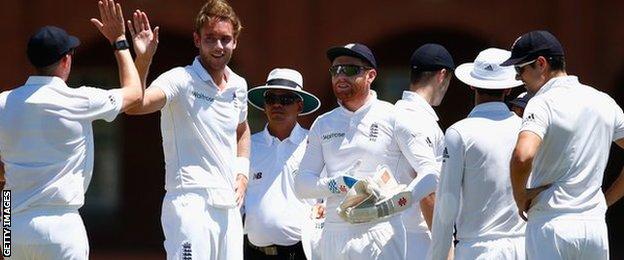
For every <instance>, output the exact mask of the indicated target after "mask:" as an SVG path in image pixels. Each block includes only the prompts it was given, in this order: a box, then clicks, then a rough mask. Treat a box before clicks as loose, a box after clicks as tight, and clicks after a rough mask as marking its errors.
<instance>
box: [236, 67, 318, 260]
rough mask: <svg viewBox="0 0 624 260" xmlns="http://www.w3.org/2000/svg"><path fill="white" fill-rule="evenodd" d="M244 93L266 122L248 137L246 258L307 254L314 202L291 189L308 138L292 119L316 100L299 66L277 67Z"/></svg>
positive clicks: (313, 108) (315, 106) (310, 110)
mask: <svg viewBox="0 0 624 260" xmlns="http://www.w3.org/2000/svg"><path fill="white" fill-rule="evenodd" d="M248 97H249V103H250V104H251V105H252V106H254V107H256V108H258V109H260V110H262V111H264V113H265V114H266V117H267V120H268V124H267V125H266V127H265V129H264V130H263V131H261V132H258V133H256V134H254V135H252V136H251V157H250V161H251V167H250V170H251V171H250V173H251V174H250V176H251V179H250V180H249V186H248V189H247V195H246V196H245V204H244V213H245V233H246V234H247V239H248V240H247V241H246V245H245V259H306V256H305V254H304V250H303V246H302V239H301V238H302V229H303V227H304V225H306V224H308V223H306V222H309V221H310V219H309V215H310V211H311V207H312V205H314V202H315V201H312V200H307V201H306V200H302V199H299V198H297V197H296V195H295V191H294V178H295V175H296V174H297V171H298V170H299V163H300V162H301V158H302V157H303V153H304V152H305V148H306V143H307V137H308V130H306V129H304V128H302V127H301V126H300V125H299V124H298V123H297V118H298V116H300V115H307V114H310V113H313V112H314V111H316V110H317V109H318V108H319V107H320V106H321V102H320V100H319V99H318V98H317V97H316V96H314V95H312V94H310V93H309V92H307V91H304V90H303V77H302V76H301V74H300V73H299V72H298V71H296V70H292V69H281V68H278V69H274V70H272V71H271V72H270V73H269V76H268V78H267V82H266V85H263V86H259V87H255V88H253V89H251V90H249V92H248Z"/></svg>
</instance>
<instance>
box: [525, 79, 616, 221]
mask: <svg viewBox="0 0 624 260" xmlns="http://www.w3.org/2000/svg"><path fill="white" fill-rule="evenodd" d="M522 131H531V132H533V133H535V134H537V135H539V136H540V137H541V138H542V143H541V146H540V148H539V150H538V152H537V154H536V155H535V158H534V160H533V169H532V173H531V181H530V185H529V186H530V187H538V186H541V185H544V184H549V183H552V184H553V186H552V187H550V188H549V189H548V190H545V191H543V192H542V193H540V195H539V196H538V197H537V198H535V199H534V200H533V204H532V206H531V209H530V211H529V220H531V219H535V218H540V217H547V218H554V217H561V218H575V219H601V220H603V219H604V217H605V211H606V209H607V205H606V202H605V198H604V194H603V193H602V190H601V186H602V178H603V175H604V170H605V167H606V165H607V160H608V158H609V149H610V147H611V142H613V141H615V140H618V139H621V138H624V114H623V113H622V109H621V108H620V107H619V106H618V105H617V104H616V103H615V101H614V100H613V99H612V98H611V97H609V95H607V94H605V93H603V92H600V91H598V90H596V89H594V88H592V87H590V86H587V85H583V84H581V83H579V81H578V78H577V77H575V76H564V77H557V78H553V79H551V80H549V81H548V82H546V84H544V86H542V88H541V89H540V90H539V91H538V92H537V93H536V94H535V96H534V97H533V98H532V99H531V100H530V101H529V104H528V105H527V107H526V109H525V110H524V119H523V123H522Z"/></svg>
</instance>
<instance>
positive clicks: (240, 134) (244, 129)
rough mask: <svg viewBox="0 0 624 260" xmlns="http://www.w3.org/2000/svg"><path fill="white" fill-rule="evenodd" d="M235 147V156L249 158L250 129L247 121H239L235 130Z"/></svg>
mask: <svg viewBox="0 0 624 260" xmlns="http://www.w3.org/2000/svg"><path fill="white" fill-rule="evenodd" d="M236 138H237V139H238V140H237V147H236V156H238V157H245V158H249V151H250V146H251V130H250V129H249V124H248V123H247V121H245V122H243V123H240V124H239V125H238V129H237V130H236Z"/></svg>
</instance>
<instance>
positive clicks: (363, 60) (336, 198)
mask: <svg viewBox="0 0 624 260" xmlns="http://www.w3.org/2000/svg"><path fill="white" fill-rule="evenodd" d="M327 57H328V58H329V60H330V62H331V64H332V65H331V67H330V69H329V70H330V73H331V79H332V90H333V92H334V94H335V95H336V98H337V99H338V104H339V105H340V106H339V107H338V108H335V109H334V110H332V111H330V112H328V113H325V114H323V115H321V116H320V117H318V118H317V120H316V121H315V122H314V124H313V125H312V128H311V129H310V132H309V134H308V146H307V147H306V152H305V155H304V157H303V159H302V161H301V165H300V167H299V174H298V175H297V176H296V177H295V189H296V191H297V194H298V196H299V197H300V198H327V201H326V202H327V217H326V220H325V226H324V228H323V232H322V234H321V241H320V244H319V250H320V251H321V252H320V253H321V259H403V258H405V246H406V245H405V230H404V228H403V224H402V223H401V218H400V215H394V216H391V217H389V218H381V219H377V220H374V221H371V222H367V223H360V224H350V223H348V222H346V221H345V220H343V219H342V218H340V217H339V215H338V214H337V212H336V208H337V207H338V206H339V204H340V202H341V201H342V199H343V198H344V195H345V194H346V192H347V191H348V189H349V188H350V187H352V186H353V185H354V183H355V182H356V181H357V180H358V179H363V178H365V177H372V176H373V174H375V173H376V169H377V167H378V166H379V165H382V164H385V165H387V166H388V167H390V168H391V170H392V171H396V167H397V163H398V161H399V159H400V156H401V151H400V149H399V147H398V145H397V143H396V140H395V138H394V117H393V116H392V111H393V109H394V107H393V105H392V104H389V103H387V102H384V101H380V100H378V99H377V96H376V93H375V92H374V91H372V90H370V85H371V83H372V82H373V81H374V80H375V77H376V76H377V70H376V68H377V63H376V61H375V57H374V56H373V53H372V52H371V50H370V49H369V48H368V47H366V46H365V45H363V44H359V43H350V44H347V45H345V46H339V47H334V48H331V49H329V50H328V52H327ZM358 161H359V162H360V163H359V165H360V166H359V170H354V169H353V168H357V165H358ZM323 167H325V168H326V171H327V177H320V174H321V171H322V170H323Z"/></svg>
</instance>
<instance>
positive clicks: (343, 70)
mask: <svg viewBox="0 0 624 260" xmlns="http://www.w3.org/2000/svg"><path fill="white" fill-rule="evenodd" d="M369 69H372V68H371V67H366V66H359V65H351V64H349V65H334V66H331V67H329V74H331V75H332V77H336V76H338V75H340V74H342V75H345V76H347V77H353V76H357V75H359V74H360V73H362V71H365V70H369Z"/></svg>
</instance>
